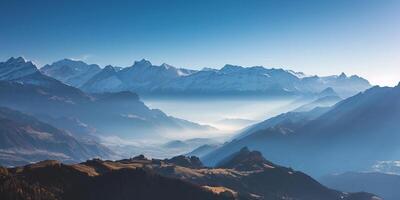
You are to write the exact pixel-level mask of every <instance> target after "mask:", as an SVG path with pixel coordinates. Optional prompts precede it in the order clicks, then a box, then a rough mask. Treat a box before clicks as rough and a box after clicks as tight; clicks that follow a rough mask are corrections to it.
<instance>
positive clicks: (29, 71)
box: [0, 58, 213, 138]
mask: <svg viewBox="0 0 400 200" xmlns="http://www.w3.org/2000/svg"><path fill="white" fill-rule="evenodd" d="M47 70H50V69H47ZM0 95H1V97H2V98H0V106H5V107H10V108H13V109H16V110H20V111H22V112H25V113H30V114H32V115H34V116H37V117H40V118H43V119H47V120H46V121H47V122H48V123H52V122H54V119H59V118H74V119H77V120H79V121H80V122H82V123H84V124H87V125H88V126H91V127H94V128H96V129H97V130H98V132H99V133H103V134H105V135H110V134H112V135H118V136H119V137H122V138H143V137H148V135H150V134H154V135H157V134H158V133H165V132H167V131H172V130H173V131H185V130H196V131H199V130H212V129H213V128H212V127H209V126H202V125H199V124H196V123H192V122H189V121H186V120H182V119H178V118H174V117H171V116H168V115H166V114H165V113H163V112H162V111H160V110H156V109H150V108H148V107H147V106H146V105H145V104H144V103H143V102H142V101H140V100H139V97H138V96H137V95H136V94H134V93H132V92H118V93H103V94H86V93H84V92H82V91H81V90H79V89H76V88H74V87H71V86H68V85H65V84H63V83H61V82H60V81H58V80H56V79H53V78H50V77H48V76H46V75H43V74H42V73H41V72H39V71H38V70H37V69H36V67H35V66H34V65H33V64H32V63H31V62H26V61H25V60H23V59H22V58H11V59H9V60H8V61H6V62H3V63H0ZM57 124H59V123H55V125H57Z"/></svg>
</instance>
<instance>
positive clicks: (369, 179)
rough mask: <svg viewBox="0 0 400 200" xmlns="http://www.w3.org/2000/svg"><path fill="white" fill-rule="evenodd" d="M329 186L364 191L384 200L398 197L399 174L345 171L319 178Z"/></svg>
mask: <svg viewBox="0 0 400 200" xmlns="http://www.w3.org/2000/svg"><path fill="white" fill-rule="evenodd" d="M320 181H321V182H322V183H323V184H324V185H326V186H328V187H331V188H335V189H338V190H342V191H348V192H354V191H366V192H372V193H374V194H377V195H379V196H381V197H382V198H383V199H385V200H397V199H400V191H399V189H398V188H399V187H400V175H396V174H384V173H379V172H346V173H342V174H333V175H328V176H324V177H322V178H320Z"/></svg>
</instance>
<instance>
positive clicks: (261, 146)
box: [203, 85, 400, 176]
mask: <svg viewBox="0 0 400 200" xmlns="http://www.w3.org/2000/svg"><path fill="white" fill-rule="evenodd" d="M399 119H400V85H398V86H396V87H373V88H371V89H368V90H367V91H365V92H363V93H359V94H357V95H355V96H353V97H350V98H348V99H345V100H343V101H341V102H339V103H337V104H335V105H334V106H332V107H330V108H315V109H313V110H311V111H307V112H290V113H285V114H282V115H279V116H277V117H274V118H271V119H269V120H266V121H264V122H262V123H260V124H257V125H255V126H252V127H250V128H248V129H246V130H245V132H243V133H242V134H240V135H239V136H238V137H237V138H236V139H234V140H233V141H232V142H230V143H228V144H225V145H224V146H222V147H221V148H219V149H217V150H215V151H213V152H211V153H209V154H208V155H206V156H204V158H203V161H205V163H206V164H209V165H215V164H216V163H217V162H218V161H219V160H221V159H222V158H224V157H225V156H226V155H229V154H231V153H232V152H235V151H237V150H238V149H240V148H242V147H243V146H249V147H250V148H254V149H256V150H259V151H261V152H263V153H264V154H265V155H267V156H268V157H269V158H270V159H271V160H272V161H274V162H278V163H280V164H284V165H290V166H294V167H296V168H299V169H301V170H304V171H306V172H307V173H310V174H313V175H317V176H319V175H325V174H330V173H338V172H345V171H349V170H359V171H362V170H368V169H370V167H371V166H373V165H374V164H376V162H378V161H382V160H396V159H397V158H398V157H399V156H400V155H399V154H398V152H399V141H400V140H399V139H400V134H399V131H398V130H400V124H399Z"/></svg>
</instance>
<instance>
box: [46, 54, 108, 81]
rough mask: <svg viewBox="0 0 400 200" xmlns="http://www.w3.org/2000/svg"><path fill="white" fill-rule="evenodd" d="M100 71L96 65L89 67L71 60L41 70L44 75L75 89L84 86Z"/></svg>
mask: <svg viewBox="0 0 400 200" xmlns="http://www.w3.org/2000/svg"><path fill="white" fill-rule="evenodd" d="M100 70H101V69H100V67H99V66H98V65H96V64H92V65H88V64H86V63H84V62H82V61H76V60H71V59H63V60H60V61H57V62H54V63H52V64H50V65H45V66H43V67H42V68H41V69H40V71H41V72H42V73H43V74H45V75H47V76H51V77H53V78H55V79H57V80H60V81H62V82H63V83H65V84H67V85H71V86H74V87H80V86H82V85H83V84H84V83H86V82H87V81H88V80H89V79H90V78H92V77H93V76H94V75H95V74H97V73H98V72H99V71H100Z"/></svg>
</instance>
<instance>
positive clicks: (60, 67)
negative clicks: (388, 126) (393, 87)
mask: <svg viewBox="0 0 400 200" xmlns="http://www.w3.org/2000/svg"><path fill="white" fill-rule="evenodd" d="M41 71H42V72H43V73H44V74H46V75H48V76H51V77H53V78H55V79H58V80H60V81H63V82H64V83H66V84H68V85H71V86H74V87H78V88H80V89H82V90H83V91H86V92H89V93H99V92H116V91H132V92H135V93H138V94H139V95H141V96H165V95H167V96H174V95H177V96H188V95H195V96H205V95H206V96H209V95H215V96H220V95H257V96H287V95H315V94H317V93H320V92H321V91H323V90H325V89H326V88H329V87H330V88H333V90H335V91H336V92H337V93H338V94H339V95H340V96H341V97H349V96H352V95H354V94H356V93H358V92H361V91H364V90H365V89H367V88H369V87H370V86H371V85H370V84H369V82H368V81H367V80H365V79H363V78H361V77H358V76H356V75H354V76H350V77H348V76H347V75H346V74H344V73H342V74H340V75H333V76H325V77H319V76H307V75H305V74H304V73H301V72H294V71H291V70H283V69H280V68H265V67H262V66H254V67H241V66H235V65H225V66H224V67H222V68H221V69H219V70H218V69H211V68H204V69H202V70H190V69H185V68H177V67H174V66H171V65H168V64H165V63H164V64H162V65H160V66H156V65H153V64H151V62H150V61H147V60H144V59H143V60H140V61H136V62H134V64H133V65H132V66H129V67H125V68H122V69H120V68H117V67H113V66H110V65H109V66H106V67H104V68H103V69H101V70H99V68H98V65H88V64H85V63H83V62H82V61H73V60H68V59H64V60H61V61H58V62H55V63H53V64H51V65H45V66H44V67H42V68H41Z"/></svg>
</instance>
